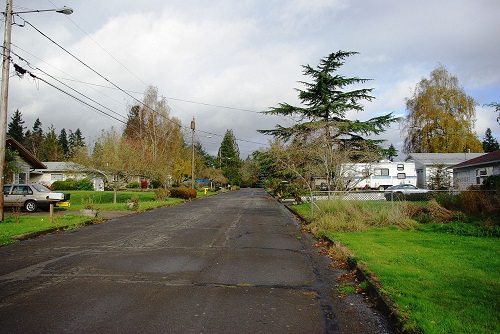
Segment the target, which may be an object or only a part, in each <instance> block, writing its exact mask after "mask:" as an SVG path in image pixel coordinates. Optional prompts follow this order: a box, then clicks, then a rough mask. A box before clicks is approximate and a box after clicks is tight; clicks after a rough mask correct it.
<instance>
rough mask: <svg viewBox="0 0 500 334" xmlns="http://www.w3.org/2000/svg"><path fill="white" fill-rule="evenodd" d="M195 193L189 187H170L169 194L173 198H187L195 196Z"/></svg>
mask: <svg viewBox="0 0 500 334" xmlns="http://www.w3.org/2000/svg"><path fill="white" fill-rule="evenodd" d="M196 195H197V193H196V190H194V189H190V188H184V187H179V188H172V189H170V196H171V197H173V198H181V199H186V200H189V199H193V198H196Z"/></svg>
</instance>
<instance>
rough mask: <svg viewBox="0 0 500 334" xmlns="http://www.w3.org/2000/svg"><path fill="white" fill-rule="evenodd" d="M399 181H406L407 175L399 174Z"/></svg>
mask: <svg viewBox="0 0 500 334" xmlns="http://www.w3.org/2000/svg"><path fill="white" fill-rule="evenodd" d="M398 179H399V180H404V179H406V173H398Z"/></svg>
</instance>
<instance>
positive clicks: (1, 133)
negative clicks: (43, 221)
mask: <svg viewBox="0 0 500 334" xmlns="http://www.w3.org/2000/svg"><path fill="white" fill-rule="evenodd" d="M12 1H13V0H6V1H5V13H4V14H5V32H4V37H3V60H2V85H1V88H0V91H1V99H0V189H1V191H2V192H3V186H4V183H5V182H4V181H5V180H4V171H5V146H6V140H7V104H8V98H9V69H10V44H11V43H10V41H11V32H12V15H13V14H26V13H40V12H56V13H62V14H66V15H70V14H72V13H73V9H71V8H69V7H62V8H54V9H41V10H29V11H22V12H13V11H12ZM3 204H4V202H3V195H2V196H0V221H3V218H4V210H3Z"/></svg>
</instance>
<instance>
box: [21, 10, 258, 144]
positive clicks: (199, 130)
mask: <svg viewBox="0 0 500 334" xmlns="http://www.w3.org/2000/svg"><path fill="white" fill-rule="evenodd" d="M17 16H18V17H20V16H19V15H17ZM20 18H21V19H22V20H23V21H24V23H25V24H28V25H29V26H30V27H32V28H33V29H34V30H35V31H37V32H38V33H39V34H41V35H42V36H43V37H45V38H46V39H48V40H49V41H50V42H52V43H53V44H54V45H56V46H58V47H59V48H60V49H62V50H63V51H64V52H66V53H67V54H68V55H70V56H71V57H72V58H74V59H75V60H77V61H78V62H79V63H81V64H82V65H83V66H85V67H86V68H88V69H89V70H91V71H92V72H94V73H95V74H96V75H98V76H99V77H101V78H102V79H103V80H105V81H106V82H108V83H109V84H110V85H112V86H113V87H114V88H115V89H117V90H119V91H121V92H122V93H124V94H126V95H127V96H129V97H130V98H132V99H133V100H134V101H136V102H137V103H139V104H140V105H142V106H143V107H145V108H147V109H149V110H151V111H152V112H154V113H156V114H158V115H159V116H161V117H165V116H164V115H162V114H161V113H158V112H157V111H156V110H154V109H153V108H151V107H150V106H148V105H146V104H145V103H143V102H142V101H140V100H138V99H137V98H135V97H134V96H132V95H131V94H130V93H129V92H128V91H126V90H124V89H123V88H121V87H119V86H118V85H116V84H115V83H113V82H112V81H111V80H109V79H108V78H106V77H105V76H103V75H102V74H100V73H99V72H97V71H96V70H94V69H93V68H92V67H90V66H89V65H87V64H86V63H85V62H83V61H82V60H80V59H79V58H78V57H76V56H75V55H73V54H72V53H71V52H69V51H68V50H67V49H65V48H64V47H63V46H61V45H60V44H59V43H57V42H55V41H54V40H53V39H52V38H50V37H49V36H47V35H46V34H45V33H43V32H42V31H41V30H39V29H38V28H37V27H35V26H34V25H33V24H31V23H30V22H29V21H26V20H25V19H24V18H22V17H20ZM107 53H108V52H107ZM113 58H114V57H113ZM120 64H121V63H120ZM39 79H40V78H39ZM141 82H143V81H142V80H141ZM168 99H172V100H178V101H182V102H187V103H195V104H200V105H206V106H213V107H218V108H226V109H233V110H243V111H247V112H254V113H259V112H257V111H253V110H249V109H242V108H234V107H226V106H221V105H214V104H208V103H203V102H196V101H190V100H184V99H178V98H168ZM166 120H167V121H169V122H172V123H174V124H175V125H178V126H181V127H182V128H184V129H186V130H189V127H187V126H184V125H182V124H177V123H175V122H174V121H173V120H171V119H170V118H166ZM197 131H198V132H201V133H204V134H207V135H213V136H217V137H223V135H221V134H217V133H213V132H210V131H205V130H201V129H198V130H197ZM235 139H236V140H237V141H239V142H246V143H251V144H257V145H267V144H264V143H260V142H255V141H252V140H245V139H240V138H235Z"/></svg>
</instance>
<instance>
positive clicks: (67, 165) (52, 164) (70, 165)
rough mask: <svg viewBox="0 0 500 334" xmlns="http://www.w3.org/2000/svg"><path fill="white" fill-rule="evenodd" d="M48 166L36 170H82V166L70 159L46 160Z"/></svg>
mask: <svg viewBox="0 0 500 334" xmlns="http://www.w3.org/2000/svg"><path fill="white" fill-rule="evenodd" d="M44 164H45V165H46V168H45V169H44V170H43V171H41V170H36V171H35V172H77V171H81V170H82V168H83V167H82V166H81V165H78V164H76V163H74V162H68V161H46V162H44Z"/></svg>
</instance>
